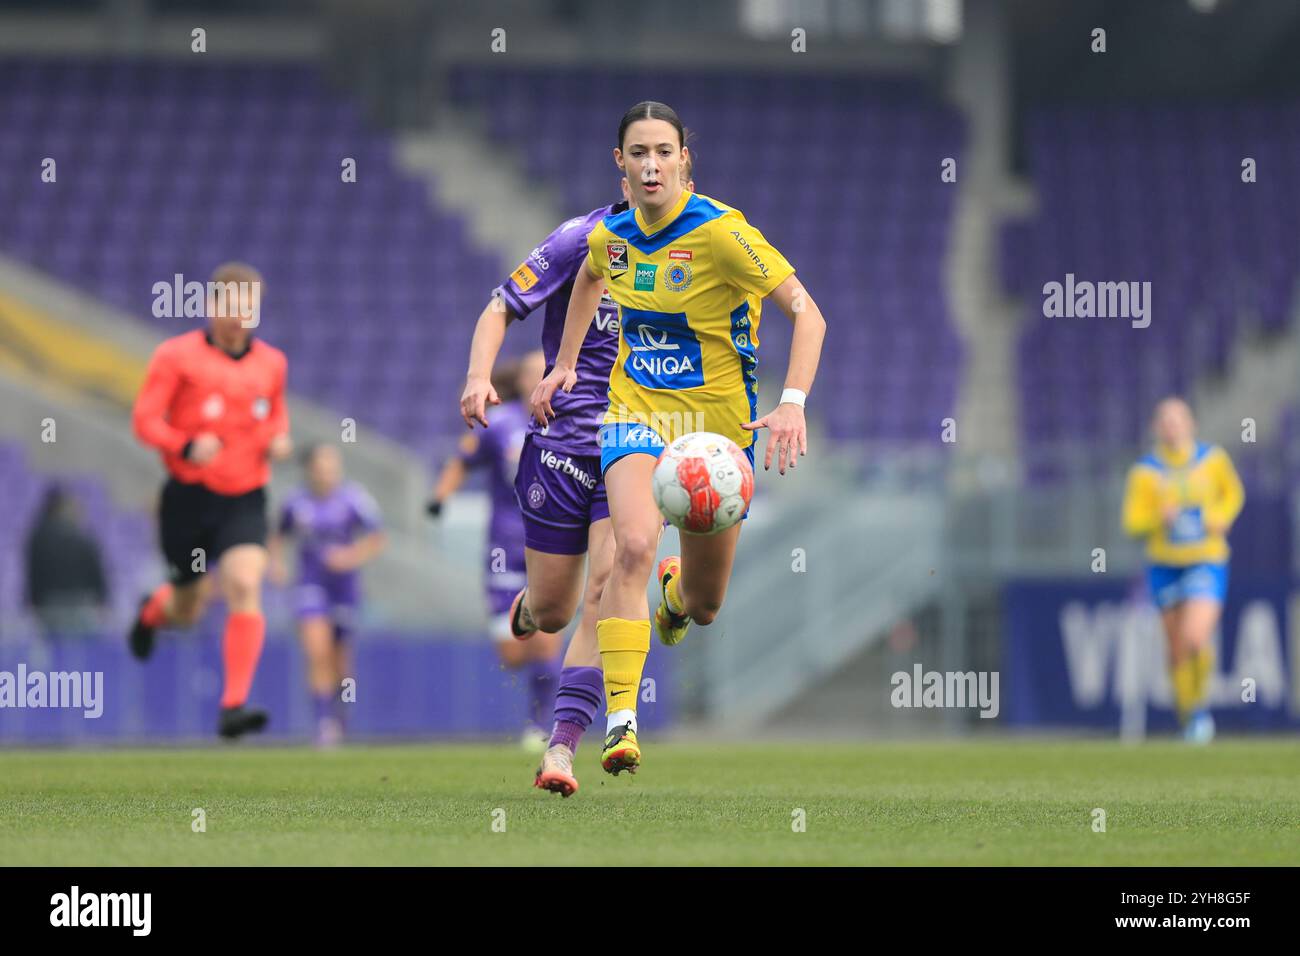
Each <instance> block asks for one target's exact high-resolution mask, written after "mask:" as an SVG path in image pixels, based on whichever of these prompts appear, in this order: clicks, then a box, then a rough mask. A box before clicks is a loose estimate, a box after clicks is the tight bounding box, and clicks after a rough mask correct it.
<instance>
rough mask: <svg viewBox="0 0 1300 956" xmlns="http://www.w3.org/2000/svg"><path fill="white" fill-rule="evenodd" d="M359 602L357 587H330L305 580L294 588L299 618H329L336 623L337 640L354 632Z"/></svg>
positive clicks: (332, 622)
mask: <svg viewBox="0 0 1300 956" xmlns="http://www.w3.org/2000/svg"><path fill="white" fill-rule="evenodd" d="M358 603H359V602H358V600H357V595H356V590H355V588H339V587H330V586H328V585H325V584H318V583H313V582H305V581H304V582H302V583H300V584H299V585H298V586H297V587H296V588H294V604H295V612H296V614H297V617H298V620H299V621H302V620H305V619H307V618H309V617H324V618H328V619H329V621H330V623H331V624H333V625H334V637H335V639H336V640H343V639H344V638H346V637H347V636H348V635H349V634H351V633H352V628H353V627H354V626H355V624H356V614H357V604H358Z"/></svg>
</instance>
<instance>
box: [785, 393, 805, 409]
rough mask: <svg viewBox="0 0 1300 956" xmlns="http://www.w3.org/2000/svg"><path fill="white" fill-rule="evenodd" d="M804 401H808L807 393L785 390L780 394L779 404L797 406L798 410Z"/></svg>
mask: <svg viewBox="0 0 1300 956" xmlns="http://www.w3.org/2000/svg"><path fill="white" fill-rule="evenodd" d="M806 401H808V393H807V392H804V391H801V390H799V389H797V388H787V389H786V390H785V391H784V392H782V393H781V402H780V404H782V405H785V404H787V403H789V404H791V405H798V406H799V407H800V408H803V405H804V402H806Z"/></svg>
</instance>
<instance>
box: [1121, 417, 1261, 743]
mask: <svg viewBox="0 0 1300 956" xmlns="http://www.w3.org/2000/svg"><path fill="white" fill-rule="evenodd" d="M1152 430H1153V431H1154V432H1155V439H1156V447H1155V449H1154V451H1152V452H1151V454H1149V455H1146V456H1145V457H1143V458H1141V459H1140V460H1139V461H1138V463H1137V464H1135V465H1134V466H1133V468H1132V469H1131V470H1130V471H1129V475H1128V487H1127V489H1126V490H1125V493H1124V530H1125V532H1126V533H1127V534H1129V535H1132V536H1133V537H1138V538H1143V539H1145V541H1146V557H1147V562H1148V569H1147V576H1148V580H1149V582H1150V585H1151V593H1152V596H1153V597H1154V599H1155V602H1156V606H1157V607H1159V608H1160V617H1161V622H1162V623H1163V625H1164V629H1165V637H1166V639H1167V641H1168V646H1169V658H1168V659H1169V673H1170V676H1171V678H1172V682H1173V686H1174V701H1175V704H1176V705H1177V709H1178V719H1179V721H1180V722H1181V723H1182V725H1183V735H1184V737H1185V738H1186V739H1187V740H1190V741H1192V742H1195V743H1208V742H1209V741H1210V740H1211V739H1213V737H1214V718H1213V717H1211V716H1210V711H1209V707H1208V701H1207V696H1208V691H1209V685H1210V677H1211V675H1212V674H1213V673H1214V648H1213V646H1212V645H1211V643H1210V638H1211V636H1212V635H1213V634H1214V629H1215V627H1216V626H1217V625H1218V623H1219V615H1220V613H1221V612H1222V610H1223V600H1224V597H1225V596H1226V594H1227V591H1228V543H1227V540H1226V537H1227V534H1228V529H1229V528H1231V527H1232V522H1233V521H1234V520H1235V519H1236V517H1237V515H1238V514H1240V513H1241V507H1242V505H1243V504H1244V503H1245V500H1246V497H1245V493H1244V491H1243V490H1242V487H1241V479H1240V478H1238V477H1237V471H1236V469H1235V468H1233V466H1232V460H1231V459H1230V458H1229V457H1228V453H1227V452H1225V451H1224V450H1223V449H1222V448H1220V447H1218V446H1217V445H1207V444H1204V443H1202V442H1198V441H1197V440H1196V423H1195V420H1194V419H1193V418H1192V410H1191V409H1190V408H1188V407H1187V403H1186V402H1184V401H1183V400H1182V399H1179V398H1166V399H1165V400H1164V401H1162V402H1160V404H1159V405H1157V406H1156V412H1155V418H1154V421H1153V423H1152Z"/></svg>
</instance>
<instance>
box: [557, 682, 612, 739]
mask: <svg viewBox="0 0 1300 956" xmlns="http://www.w3.org/2000/svg"><path fill="white" fill-rule="evenodd" d="M604 701H605V676H604V675H603V674H602V673H601V670H600V668H599V667H566V668H564V670H562V671H560V689H559V690H558V691H556V692H555V729H554V730H553V731H552V733H551V746H552V747H554V746H555V745H556V744H564V745H565V746H566V747H568V748H569V749H570V750H572V751H573V752H574V753H577V752H578V741H579V740H581V739H582V732H583V731H584V730H586V729H587V727H588V725H590V724H591V722H592V720H594V719H595V717H596V712H597V711H598V710H599V709H600V705H601V704H602V703H604Z"/></svg>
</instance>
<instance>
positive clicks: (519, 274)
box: [510, 262, 537, 292]
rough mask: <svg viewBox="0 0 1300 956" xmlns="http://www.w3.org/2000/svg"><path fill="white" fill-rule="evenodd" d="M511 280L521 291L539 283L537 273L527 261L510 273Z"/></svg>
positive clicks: (525, 290)
mask: <svg viewBox="0 0 1300 956" xmlns="http://www.w3.org/2000/svg"><path fill="white" fill-rule="evenodd" d="M510 281H511V282H513V283H514V284H515V288H516V289H518V290H519V291H520V292H527V291H528V290H529V289H531V288H532V287H533V286H535V285H537V273H536V272H534V271H533V269H532V266H530V265H529V264H528V263H526V262H525V263H524V264H523V265H521V266H520V267H519V268H518V269H516V270H515V271H514V272H512V273H510Z"/></svg>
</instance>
